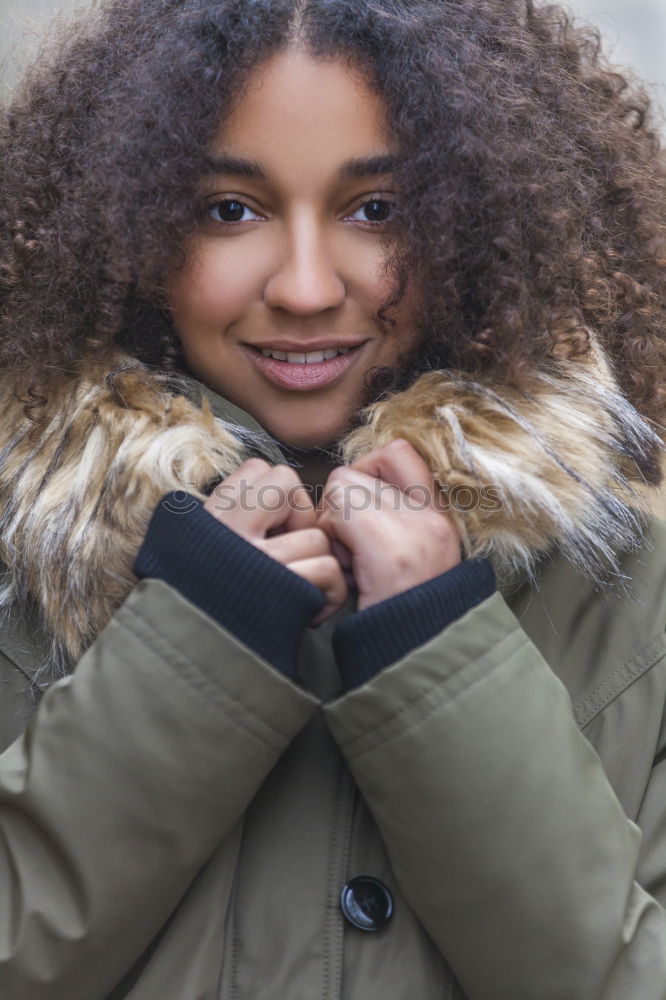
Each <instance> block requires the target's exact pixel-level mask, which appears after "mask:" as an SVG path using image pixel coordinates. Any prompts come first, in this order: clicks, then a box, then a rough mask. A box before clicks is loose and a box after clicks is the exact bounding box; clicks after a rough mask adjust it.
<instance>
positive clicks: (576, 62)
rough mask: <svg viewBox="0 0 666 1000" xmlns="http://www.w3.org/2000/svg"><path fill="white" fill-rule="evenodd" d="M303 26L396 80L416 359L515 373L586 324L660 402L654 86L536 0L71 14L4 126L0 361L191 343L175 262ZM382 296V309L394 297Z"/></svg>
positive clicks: (372, 73)
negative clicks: (173, 288)
mask: <svg viewBox="0 0 666 1000" xmlns="http://www.w3.org/2000/svg"><path fill="white" fill-rule="evenodd" d="M290 42H292V43H293V42H297V43H299V44H301V45H305V46H307V48H308V49H309V50H310V51H311V52H312V53H313V54H315V55H318V56H322V57H327V56H341V57H343V58H345V59H348V60H349V61H350V62H351V63H352V64H353V65H355V66H360V67H362V69H363V70H364V72H365V73H366V74H367V78H368V80H369V82H370V84H371V86H373V87H375V88H376V89H377V91H378V92H379V93H380V94H381V95H382V96H383V98H384V100H385V102H386V105H387V108H388V114H389V121H390V127H391V129H392V133H393V136H394V139H395V140H396V142H397V144H398V145H399V148H400V149H401V150H402V157H401V162H400V165H399V167H398V171H397V176H396V184H397V189H398V192H399V196H400V197H399V208H398V213H397V216H396V223H395V224H396V226H397V229H398V231H399V233H400V236H401V239H400V241H399V244H400V252H399V253H398V254H396V255H395V258H394V260H393V261H392V264H393V266H394V267H395V268H396V276H397V277H398V279H401V280H402V282H403V285H401V284H400V283H399V285H398V287H403V286H404V278H405V274H406V270H407V267H408V268H409V272H410V274H411V275H412V276H413V277H414V278H415V279H416V281H417V287H418V288H419V290H420V302H421V313H420V317H419V323H420V325H421V326H422V329H423V333H424V341H423V349H422V352H421V355H420V356H419V358H418V361H417V363H416V365H415V368H414V370H413V371H411V373H410V375H413V374H415V372H416V371H423V370H424V369H427V368H437V367H455V368H457V369H460V370H463V371H471V372H475V371H484V372H486V373H491V374H492V375H493V376H496V377H497V378H502V379H506V380H509V381H512V382H513V383H516V384H519V383H520V379H521V374H522V373H523V372H525V371H527V370H529V369H530V368H532V367H533V366H534V365H535V364H538V363H539V362H540V361H543V360H544V359H545V358H547V357H548V356H549V355H553V354H555V355H557V352H558V349H559V347H560V346H562V347H566V350H567V351H568V352H569V353H571V348H572V343H573V345H574V349H578V350H580V351H581V352H584V351H585V350H586V347H587V344H586V335H585V330H586V329H592V330H594V331H596V334H597V336H598V338H599V339H600V341H601V342H602V344H603V345H604V346H605V349H606V351H607V353H608V355H609V357H610V359H611V361H612V363H613V364H614V366H615V369H616V372H617V376H618V379H619V381H620V384H621V385H622V387H623V389H624V391H625V392H626V394H627V396H628V398H629V399H630V400H631V402H633V403H634V404H635V405H636V407H637V408H638V409H639V410H640V411H641V412H642V413H643V414H644V415H646V416H647V417H648V418H649V419H651V420H653V421H659V420H660V419H661V417H662V414H663V409H664V391H663V369H664V362H665V358H666V349H665V347H664V344H665V341H666V337H665V336H664V334H665V330H666V318H665V313H664V300H665V296H664V291H665V287H664V286H665V282H666V250H665V235H666V168H665V165H664V160H663V157H662V152H661V147H660V142H659V137H658V133H657V131H656V129H655V126H654V124H653V122H652V120H651V117H650V114H651V109H650V100H649V97H648V96H647V94H646V93H645V92H644V91H643V90H642V89H641V88H640V87H639V86H638V85H637V84H636V83H635V82H632V81H630V80H628V79H627V77H626V75H621V74H620V73H618V72H614V71H612V70H611V69H610V68H608V67H607V66H606V65H605V63H604V62H603V60H602V56H601V53H600V43H599V38H598V35H597V34H596V33H595V32H594V31H593V30H592V29H590V28H587V27H581V26H577V25H576V24H575V23H574V22H573V21H572V19H571V18H570V17H569V16H568V15H567V14H566V12H565V11H564V10H563V9H562V8H561V7H558V6H551V5H548V6H546V5H543V4H538V3H535V2H533V0H111V2H109V3H106V4H104V5H103V6H102V7H101V9H99V10H97V11H96V12H95V13H94V14H90V13H86V14H85V15H83V16H81V17H80V19H79V21H78V22H77V23H76V30H74V31H72V30H71V28H67V29H62V30H61V32H60V35H59V37H58V40H57V43H56V44H55V45H52V46H51V47H50V48H49V49H47V50H45V51H43V52H42V55H41V57H40V59H39V60H38V61H37V62H36V63H35V64H34V65H33V66H32V68H31V69H30V70H29V71H28V72H27V74H26V75H25V77H24V79H23V81H22V83H21V85H20V86H19V87H18V88H17V90H16V92H15V95H14V97H13V99H12V101H11V103H10V105H9V106H8V107H7V108H6V109H5V112H4V115H3V119H2V124H1V126H0V163H1V166H0V171H1V175H0V177H1V179H0V191H1V194H0V219H1V225H0V366H2V367H4V368H5V369H11V370H12V371H15V372H20V373H21V374H22V376H23V377H25V378H27V379H28V381H31V382H32V383H33V385H36V386H39V385H40V384H43V382H44V379H45V378H46V373H48V372H54V371H55V372H66V371H68V370H71V369H75V368H76V365H77V363H78V362H79V361H80V360H81V359H82V358H89V357H91V356H95V357H102V356H104V355H105V354H107V353H109V352H110V351H111V350H112V349H115V348H117V347H118V346H119V345H120V346H121V347H122V348H124V349H125V350H127V351H128V352H130V353H131V354H133V355H135V356H136V357H138V358H140V359H142V360H143V361H145V362H147V363H149V364H151V365H154V366H157V367H159V368H162V369H165V370H170V369H174V368H178V366H179V365H181V363H182V358H180V355H179V350H178V340H177V337H176V336H175V331H174V329H173V325H172V323H171V320H170V315H169V309H168V302H167V301H166V295H165V290H164V288H165V276H167V275H169V274H171V273H173V270H174V268H177V267H179V266H180V265H181V264H182V263H183V256H184V250H183V248H184V247H185V245H186V240H187V237H188V236H189V235H190V234H191V233H192V232H193V229H194V228H195V227H196V225H197V221H198V213H199V212H200V207H199V205H198V203H197V198H196V193H195V192H196V185H197V181H198V179H199V178H200V176H201V174H202V173H203V172H204V171H205V168H206V154H207V149H208V148H209V145H210V142H211V140H212V138H213V136H214V135H215V133H216V132H217V130H218V128H219V125H220V121H221V120H222V119H223V117H224V114H225V113H227V112H228V111H229V109H230V108H231V107H232V106H233V102H234V101H235V100H237V98H238V96H239V94H240V93H241V92H242V88H243V84H244V81H245V80H246V79H247V76H248V74H249V73H251V71H252V69H253V68H254V67H255V66H256V65H257V64H258V63H259V62H260V61H261V60H262V59H264V58H266V57H267V56H268V55H269V54H272V53H273V52H274V51H276V50H277V49H279V48H280V47H283V46H284V45H286V44H288V43H290ZM380 312H381V316H380V319H382V318H384V319H389V317H390V304H387V305H386V307H385V309H384V310H383V311H380Z"/></svg>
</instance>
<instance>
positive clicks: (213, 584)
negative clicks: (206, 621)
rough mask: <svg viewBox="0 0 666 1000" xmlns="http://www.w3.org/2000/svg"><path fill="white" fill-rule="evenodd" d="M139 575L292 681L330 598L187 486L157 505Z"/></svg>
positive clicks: (137, 568)
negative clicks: (312, 626)
mask: <svg viewBox="0 0 666 1000" xmlns="http://www.w3.org/2000/svg"><path fill="white" fill-rule="evenodd" d="M134 573H135V574H136V576H138V577H140V578H141V577H152V578H156V579H158V580H164V582H165V583H168V584H170V585H171V586H172V587H174V588H175V589H176V590H178V591H179V592H180V593H181V594H182V595H183V597H186V598H187V599H188V600H189V601H191V602H192V604H195V605H196V606H197V607H198V608H200V609H201V610H202V611H205V613H206V614H207V615H210V617H211V618H214V619H215V620H216V621H217V622H219V624H220V625H222V626H223V627H224V628H226V629H228V630H229V631H230V632H232V633H233V634H234V635H235V636H236V638H237V639H240V641H241V642H243V643H245V645H246V646H248V647H249V648H250V649H252V650H254V652H255V653H258V654H259V656H261V657H263V659H265V660H266V661H267V662H268V663H271V664H272V665H273V666H274V667H277V669H278V670H280V671H282V673H283V674H286V675H287V676H288V677H291V678H292V679H293V678H295V677H296V658H297V654H298V647H299V644H300V641H301V637H302V634H303V630H304V629H305V627H306V625H307V624H308V622H310V621H311V620H312V619H313V618H314V616H315V615H316V614H317V613H318V612H319V611H320V610H321V609H322V608H323V606H324V602H325V598H324V595H323V594H322V593H321V591H320V590H319V589H318V588H317V587H315V586H313V585H312V584H311V583H308V581H307V580H303V579H302V578H301V577H299V576H297V575H296V574H295V573H292V572H291V570H288V569H287V568H286V567H284V566H282V565H281V564H280V563H279V562H277V561H276V560H275V559H271V558H270V556H267V555H266V554H265V553H264V552H261V551H260V549H258V548H256V547H255V546H254V545H252V544H251V543H250V542H247V541H246V540H245V539H244V538H241V536H240V535H237V534H236V533H235V532H234V531H231V530H230V529H229V528H227V527H226V526H225V525H223V524H221V523H220V522H219V521H217V520H216V519H215V518H214V517H213V516H212V514H209V513H208V511H206V510H204V508H203V505H202V503H201V501H200V500H197V498H196V497H193V496H192V495H191V494H189V493H185V492H184V491H182V490H179V491H176V492H174V493H169V494H167V495H166V496H165V497H163V498H162V500H161V501H160V502H159V504H158V505H157V507H156V508H155V511H154V512H153V516H152V519H151V521H150V524H149V526H148V531H147V533H146V537H145V539H144V542H143V545H142V546H141V549H140V551H139V554H138V556H137V557H136V560H135V562H134Z"/></svg>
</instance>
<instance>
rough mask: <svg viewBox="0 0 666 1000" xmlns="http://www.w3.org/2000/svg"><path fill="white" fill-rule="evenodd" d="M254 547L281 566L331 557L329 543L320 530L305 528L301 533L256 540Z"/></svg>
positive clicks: (294, 532)
mask: <svg viewBox="0 0 666 1000" xmlns="http://www.w3.org/2000/svg"><path fill="white" fill-rule="evenodd" d="M255 545H256V546H257V548H260V549H261V550H262V552H265V553H266V555H267V556H270V557H271V559H275V561H276V562H279V563H282V565H283V566H287V565H289V563H292V562H298V561H300V560H304V559H315V558H317V557H318V556H330V555H331V543H330V541H329V538H328V535H326V533H325V532H324V531H322V530H321V528H306V529H305V530H303V531H290V532H287V533H286V534H282V535H274V536H273V537H272V538H265V539H259V540H257V541H256V542H255Z"/></svg>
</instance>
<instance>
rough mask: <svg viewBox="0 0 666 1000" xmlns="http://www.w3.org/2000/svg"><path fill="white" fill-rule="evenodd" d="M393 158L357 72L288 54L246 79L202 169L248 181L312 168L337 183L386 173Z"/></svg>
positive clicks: (371, 95) (379, 112) (382, 118)
mask: <svg viewBox="0 0 666 1000" xmlns="http://www.w3.org/2000/svg"><path fill="white" fill-rule="evenodd" d="M393 152H394V151H393V150H392V149H391V142H390V136H389V135H388V130H387V126H386V112H385V107H384V104H383V101H382V100H381V98H380V97H379V95H378V94H377V93H376V92H375V91H374V90H373V89H371V87H370V86H369V84H368V83H367V82H366V81H365V80H364V79H363V76H362V75H361V74H360V73H359V72H358V71H354V70H352V69H351V68H350V67H349V66H348V65H347V64H346V63H345V62H343V61H342V60H338V59H325V60H324V59H320V58H314V57H313V56H310V55H309V54H307V53H305V52H303V51H301V50H293V49H288V50H285V51H283V52H281V53H279V54H278V55H276V56H274V57H273V58H271V59H270V60H268V61H267V62H265V63H263V64H261V65H260V66H259V67H258V68H257V69H256V70H255V71H254V73H253V74H252V75H251V76H250V78H249V81H248V84H247V86H246V87H245V90H244V92H243V94H242V95H241V97H240V98H239V100H238V102H237V103H236V105H235V107H234V110H233V111H232V113H231V114H230V115H229V117H228V118H227V119H226V121H225V122H224V123H223V125H222V126H221V128H220V129H219V131H218V134H217V135H216V137H215V140H214V142H213V144H212V146H211V150H210V154H211V156H210V162H211V169H215V168H216V167H217V168H218V169H217V171H216V172H218V173H234V174H235V175H241V176H244V177H248V178H252V179H255V180H265V179H271V177H272V176H273V175H281V174H283V173H284V172H287V173H289V174H292V175H300V174H303V173H309V174H311V173H312V171H313V169H316V171H317V173H319V174H321V177H322V179H323V178H324V176H326V177H327V178H328V179H329V180H334V179H335V180H339V181H344V180H349V179H353V178H355V177H359V176H366V175H372V174H385V173H388V172H390V170H392V169H393V166H394V162H395V160H394V157H393V156H392V154H393Z"/></svg>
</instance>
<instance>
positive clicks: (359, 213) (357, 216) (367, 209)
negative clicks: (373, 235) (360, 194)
mask: <svg viewBox="0 0 666 1000" xmlns="http://www.w3.org/2000/svg"><path fill="white" fill-rule="evenodd" d="M392 212H393V202H392V201H390V200H389V199H387V198H371V199H370V200H369V201H365V202H363V204H362V205H360V206H359V208H357V209H356V211H355V212H354V213H353V214H352V215H351V216H350V218H351V219H353V220H354V221H356V222H373V223H380V222H388V221H389V219H390V218H391V214H392Z"/></svg>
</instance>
